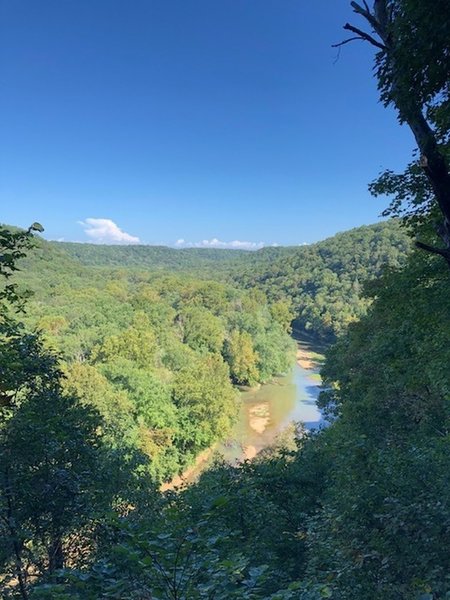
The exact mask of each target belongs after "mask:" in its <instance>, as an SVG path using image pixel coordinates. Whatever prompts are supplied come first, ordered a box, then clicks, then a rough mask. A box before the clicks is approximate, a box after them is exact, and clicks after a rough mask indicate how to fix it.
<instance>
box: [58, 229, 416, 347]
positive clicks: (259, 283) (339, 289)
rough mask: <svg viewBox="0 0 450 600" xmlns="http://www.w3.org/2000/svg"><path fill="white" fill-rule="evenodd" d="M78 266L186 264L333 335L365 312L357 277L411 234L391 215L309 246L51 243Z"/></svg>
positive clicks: (385, 263) (395, 253) (165, 267)
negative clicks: (280, 303) (284, 305)
mask: <svg viewBox="0 0 450 600" xmlns="http://www.w3.org/2000/svg"><path fill="white" fill-rule="evenodd" d="M52 246H53V247H54V248H57V249H58V250H59V251H60V254H59V260H64V256H65V257H66V260H67V257H70V258H71V259H74V260H76V261H77V262H79V263H81V264H82V265H84V266H94V267H110V268H113V267H118V268H122V269H129V268H133V269H141V270H142V269H145V270H148V271H184V272H186V271H188V272H190V273H192V274H195V276H196V277H200V278H202V279H204V278H207V279H208V278H209V279H216V280H219V281H225V282H228V283H231V284H233V285H235V286H237V287H239V288H242V287H244V288H257V289H259V290H262V291H264V292H265V294H266V295H267V297H268V299H269V300H270V301H274V300H285V301H286V300H287V301H288V302H289V303H290V305H291V310H292V313H293V318H294V319H295V321H294V324H295V326H296V327H298V328H299V329H304V330H306V331H308V332H310V333H311V334H313V335H315V336H318V337H322V338H331V339H332V338H334V337H335V336H336V335H338V334H339V333H341V332H342V331H344V330H345V329H346V327H347V325H348V323H350V322H351V321H355V320H357V319H359V318H360V317H361V316H362V315H363V314H364V313H365V311H366V308H367V301H366V300H365V299H364V298H362V295H363V289H362V288H363V284H364V283H365V282H366V281H367V280H370V279H373V278H375V277H378V276H379V275H380V274H381V273H382V271H383V269H384V268H386V267H399V266H401V265H402V264H403V263H404V260H405V258H406V254H407V252H408V250H409V248H410V247H411V240H410V238H409V237H408V236H407V234H406V232H405V230H404V229H402V228H401V227H400V226H399V224H398V223H397V222H396V221H395V220H391V221H387V222H383V223H378V224H376V225H370V226H364V227H358V228H356V229H352V230H350V231H346V232H344V233H339V234H337V235H335V236H334V237H331V238H328V239H326V240H324V241H322V242H318V243H316V244H311V245H308V246H295V247H270V248H263V249H262V250H258V251H256V252H248V251H245V250H222V249H214V248H211V249H200V248H188V249H173V248H167V247H163V246H104V245H96V244H75V243H57V244H56V243H53V244H52Z"/></svg>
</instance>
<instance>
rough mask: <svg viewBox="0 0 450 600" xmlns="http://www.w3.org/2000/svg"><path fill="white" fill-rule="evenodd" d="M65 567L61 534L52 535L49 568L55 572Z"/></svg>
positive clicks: (51, 571)
mask: <svg viewBox="0 0 450 600" xmlns="http://www.w3.org/2000/svg"><path fill="white" fill-rule="evenodd" d="M63 568H64V552H63V547H62V539H61V536H60V535H59V534H56V535H54V536H53V537H52V539H51V542H50V546H49V549H48V570H49V572H50V573H54V572H55V571H58V570H59V569H63Z"/></svg>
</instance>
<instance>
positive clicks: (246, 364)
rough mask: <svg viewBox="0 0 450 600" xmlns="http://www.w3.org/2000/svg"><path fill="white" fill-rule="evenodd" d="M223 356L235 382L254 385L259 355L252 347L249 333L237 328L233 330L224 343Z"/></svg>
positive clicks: (257, 373) (256, 380) (257, 376)
mask: <svg viewBox="0 0 450 600" xmlns="http://www.w3.org/2000/svg"><path fill="white" fill-rule="evenodd" d="M225 356H226V359H227V361H228V364H229V365H230V371H231V377H232V378H233V381H234V382H235V383H238V384H241V385H254V384H255V383H257V382H258V380H259V372H258V367H257V364H258V359H259V356H258V354H257V352H255V350H254V348H253V342H252V337H251V335H250V334H249V333H247V332H246V331H239V330H238V329H235V330H233V331H232V332H231V334H230V338H229V339H228V340H227V343H226V349H225Z"/></svg>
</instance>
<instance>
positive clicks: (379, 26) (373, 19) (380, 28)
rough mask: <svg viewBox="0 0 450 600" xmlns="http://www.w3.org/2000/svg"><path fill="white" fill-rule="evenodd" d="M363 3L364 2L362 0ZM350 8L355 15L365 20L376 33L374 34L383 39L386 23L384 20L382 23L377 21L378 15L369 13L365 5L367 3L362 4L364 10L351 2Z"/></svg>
mask: <svg viewBox="0 0 450 600" xmlns="http://www.w3.org/2000/svg"><path fill="white" fill-rule="evenodd" d="M363 1H364V0H363ZM350 4H351V7H352V8H353V11H354V12H355V13H357V14H358V15H361V16H362V17H364V18H365V19H366V21H367V22H368V23H370V25H371V26H372V28H373V30H374V31H376V33H378V35H379V36H380V37H383V35H382V34H383V32H384V29H385V26H386V22H385V19H383V22H382V21H381V20H379V19H378V18H377V17H378V15H373V14H372V13H371V12H370V9H369V7H368V5H367V2H364V6H365V8H363V7H362V6H360V5H359V4H358V3H357V2H351V3H350Z"/></svg>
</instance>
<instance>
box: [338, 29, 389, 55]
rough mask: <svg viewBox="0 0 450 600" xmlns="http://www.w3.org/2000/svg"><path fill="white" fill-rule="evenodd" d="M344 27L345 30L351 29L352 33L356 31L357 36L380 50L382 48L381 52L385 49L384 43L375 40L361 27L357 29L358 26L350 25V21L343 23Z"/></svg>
mask: <svg viewBox="0 0 450 600" xmlns="http://www.w3.org/2000/svg"><path fill="white" fill-rule="evenodd" d="M344 29H346V30H347V31H351V32H352V33H356V34H357V35H358V36H359V37H361V38H363V39H364V40H366V41H367V42H369V43H370V44H372V46H375V47H376V48H380V50H383V52H386V51H387V47H386V46H385V45H384V44H382V43H381V42H379V41H378V40H376V39H375V38H374V37H373V36H371V35H370V34H368V33H366V32H365V31H363V30H362V29H358V27H354V26H353V25H350V23H346V24H345V25H344Z"/></svg>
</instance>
